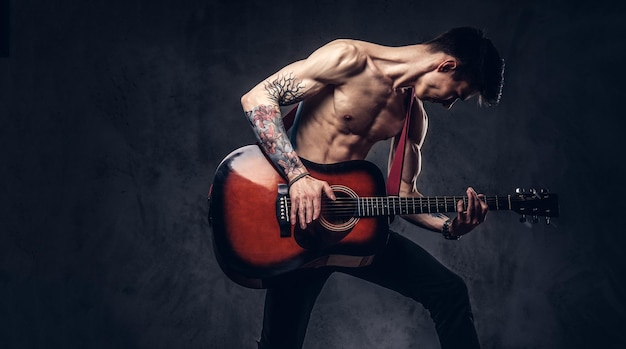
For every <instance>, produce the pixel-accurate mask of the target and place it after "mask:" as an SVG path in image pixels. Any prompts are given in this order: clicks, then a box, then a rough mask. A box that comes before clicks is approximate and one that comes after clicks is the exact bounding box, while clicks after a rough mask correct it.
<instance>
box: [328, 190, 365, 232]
mask: <svg viewBox="0 0 626 349" xmlns="http://www.w3.org/2000/svg"><path fill="white" fill-rule="evenodd" d="M331 188H332V189H333V191H334V192H335V196H336V197H337V200H335V201H332V200H328V199H327V200H324V202H322V215H321V217H320V220H319V222H320V224H321V225H322V226H323V227H324V228H325V229H328V230H330V231H346V230H348V229H351V228H352V227H354V225H355V224H356V222H357V221H358V219H357V218H355V216H356V211H357V194H356V193H355V192H354V191H353V190H352V189H350V188H348V187H345V186H342V185H333V186H331Z"/></svg>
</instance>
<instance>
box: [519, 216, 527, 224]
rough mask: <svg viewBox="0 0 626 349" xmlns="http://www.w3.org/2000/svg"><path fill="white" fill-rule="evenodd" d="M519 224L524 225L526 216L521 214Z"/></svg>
mask: <svg viewBox="0 0 626 349" xmlns="http://www.w3.org/2000/svg"><path fill="white" fill-rule="evenodd" d="M519 221H520V223H526V215H525V214H523V215H522V216H521V217H520V218H519Z"/></svg>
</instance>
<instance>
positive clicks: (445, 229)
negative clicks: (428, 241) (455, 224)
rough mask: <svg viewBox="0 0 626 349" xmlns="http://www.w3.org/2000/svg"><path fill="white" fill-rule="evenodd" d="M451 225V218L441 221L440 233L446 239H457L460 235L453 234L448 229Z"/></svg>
mask: <svg viewBox="0 0 626 349" xmlns="http://www.w3.org/2000/svg"><path fill="white" fill-rule="evenodd" d="M451 226H452V220H451V219H450V218H448V219H447V220H446V221H445V222H443V226H442V227H441V235H442V236H443V238H444V239H446V240H458V239H460V238H461V235H458V236H457V235H454V233H452V232H451V231H450V227H451Z"/></svg>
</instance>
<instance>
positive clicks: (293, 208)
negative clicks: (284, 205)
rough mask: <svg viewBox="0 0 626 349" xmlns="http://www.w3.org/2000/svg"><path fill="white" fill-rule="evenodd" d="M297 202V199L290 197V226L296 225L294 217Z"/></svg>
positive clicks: (295, 215) (296, 210) (296, 212)
mask: <svg viewBox="0 0 626 349" xmlns="http://www.w3.org/2000/svg"><path fill="white" fill-rule="evenodd" d="M298 205H299V200H298V198H297V197H293V196H292V197H291V212H289V219H291V225H296V217H297V214H298Z"/></svg>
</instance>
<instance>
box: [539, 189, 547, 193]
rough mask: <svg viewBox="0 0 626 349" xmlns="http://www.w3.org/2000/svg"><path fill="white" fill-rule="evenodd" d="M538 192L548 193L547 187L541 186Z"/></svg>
mask: <svg viewBox="0 0 626 349" xmlns="http://www.w3.org/2000/svg"><path fill="white" fill-rule="evenodd" d="M539 192H540V193H541V194H548V193H549V191H548V189H546V188H541V190H539Z"/></svg>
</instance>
